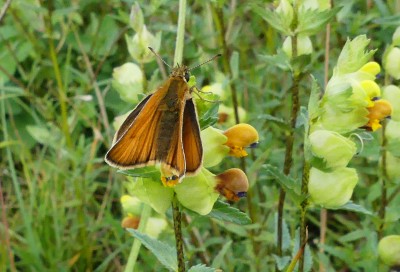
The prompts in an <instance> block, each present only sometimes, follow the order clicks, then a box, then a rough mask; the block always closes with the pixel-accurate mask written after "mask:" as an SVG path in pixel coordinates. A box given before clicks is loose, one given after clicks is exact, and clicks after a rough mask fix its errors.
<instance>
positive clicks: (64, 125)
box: [46, 1, 72, 148]
mask: <svg viewBox="0 0 400 272" xmlns="http://www.w3.org/2000/svg"><path fill="white" fill-rule="evenodd" d="M53 5H54V3H53V1H48V11H49V14H48V16H47V20H46V31H47V35H48V42H49V54H50V59H51V62H52V64H53V69H54V75H55V77H56V81H57V89H58V99H59V102H60V111H61V129H62V132H63V134H64V137H65V141H66V143H67V146H68V147H69V148H72V140H71V134H70V132H69V125H68V111H67V95H66V91H65V89H64V84H63V82H62V77H61V72H60V65H59V63H58V59H57V53H56V50H55V48H54V43H53V38H52V37H53V26H52V23H51V21H52V20H51V17H52V12H53V8H54V6H53Z"/></svg>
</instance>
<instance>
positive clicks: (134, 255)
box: [124, 205, 151, 272]
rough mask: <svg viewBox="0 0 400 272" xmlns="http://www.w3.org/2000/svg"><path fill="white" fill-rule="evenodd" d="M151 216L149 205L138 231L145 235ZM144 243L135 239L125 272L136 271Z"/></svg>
mask: <svg viewBox="0 0 400 272" xmlns="http://www.w3.org/2000/svg"><path fill="white" fill-rule="evenodd" d="M150 214H151V207H150V206H149V205H144V206H143V209H142V212H141V214H140V223H139V227H138V231H139V232H141V233H144V230H145V229H146V225H147V221H148V219H149V217H150ZM141 246H142V243H141V242H140V240H139V239H135V240H134V242H133V245H132V248H131V252H130V253H129V257H128V262H127V264H126V267H125V269H124V272H131V271H134V268H135V265H136V260H137V257H138V256H139V251H140V247H141Z"/></svg>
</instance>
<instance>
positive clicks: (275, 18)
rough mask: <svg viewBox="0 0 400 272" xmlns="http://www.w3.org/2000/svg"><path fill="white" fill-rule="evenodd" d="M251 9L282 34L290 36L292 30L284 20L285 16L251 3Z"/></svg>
mask: <svg viewBox="0 0 400 272" xmlns="http://www.w3.org/2000/svg"><path fill="white" fill-rule="evenodd" d="M252 9H253V11H254V12H255V13H257V14H258V15H260V16H261V17H262V18H263V19H264V20H265V21H267V23H268V24H269V25H270V26H272V27H273V28H275V29H276V30H277V31H279V32H281V33H282V34H283V35H287V36H290V35H291V33H292V31H291V30H290V27H289V25H288V23H287V21H286V18H285V17H284V16H282V15H281V14H279V13H277V12H274V11H271V10H269V9H265V8H263V7H260V6H257V5H253V7H252Z"/></svg>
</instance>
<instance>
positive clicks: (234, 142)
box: [224, 124, 259, 158]
mask: <svg viewBox="0 0 400 272" xmlns="http://www.w3.org/2000/svg"><path fill="white" fill-rule="evenodd" d="M224 135H225V136H226V137H228V141H227V142H226V143H225V145H226V146H228V147H229V148H230V151H229V155H232V156H235V157H238V158H240V157H245V156H247V155H248V154H247V152H246V151H245V150H244V148H246V147H254V146H256V145H257V144H258V140H259V137H258V132H257V130H256V129H255V128H254V127H252V126H250V125H249V124H237V125H234V126H233V127H231V128H229V129H228V130H226V131H225V132H224Z"/></svg>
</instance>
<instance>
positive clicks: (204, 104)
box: [196, 93, 219, 130]
mask: <svg viewBox="0 0 400 272" xmlns="http://www.w3.org/2000/svg"><path fill="white" fill-rule="evenodd" d="M199 95H200V96H201V97H202V98H203V99H207V100H209V101H215V102H209V101H205V100H202V99H200V98H199V99H196V109H197V114H198V117H199V125H200V129H201V130H204V129H206V128H208V127H209V126H212V125H214V124H215V123H216V122H217V121H218V107H219V96H218V95H216V94H204V93H200V94H199Z"/></svg>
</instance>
